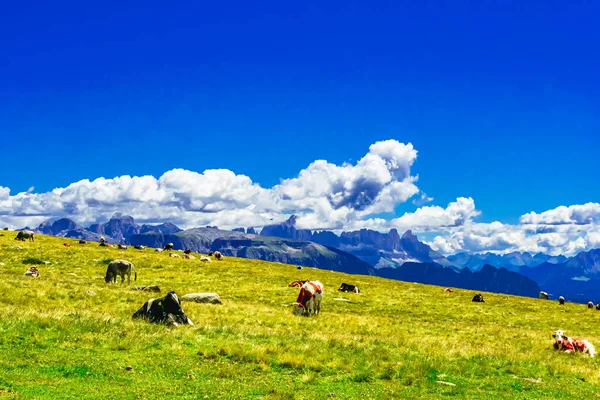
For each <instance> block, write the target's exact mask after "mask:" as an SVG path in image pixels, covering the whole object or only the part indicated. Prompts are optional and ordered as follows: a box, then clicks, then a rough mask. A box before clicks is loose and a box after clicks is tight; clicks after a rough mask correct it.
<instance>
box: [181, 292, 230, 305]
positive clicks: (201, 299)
mask: <svg viewBox="0 0 600 400" xmlns="http://www.w3.org/2000/svg"><path fill="white" fill-rule="evenodd" d="M180 300H181V301H193V302H196V303H210V304H221V297H219V295H218V294H216V293H188V294H185V295H183V296H181V297H180Z"/></svg>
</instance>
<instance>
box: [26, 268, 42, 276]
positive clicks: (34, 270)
mask: <svg viewBox="0 0 600 400" xmlns="http://www.w3.org/2000/svg"><path fill="white" fill-rule="evenodd" d="M25 276H31V277H32V278H39V277H40V271H38V269H37V267H29V268H28V269H27V271H25Z"/></svg>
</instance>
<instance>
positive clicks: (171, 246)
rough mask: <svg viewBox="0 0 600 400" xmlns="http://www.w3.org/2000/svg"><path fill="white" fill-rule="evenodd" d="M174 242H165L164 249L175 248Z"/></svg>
mask: <svg viewBox="0 0 600 400" xmlns="http://www.w3.org/2000/svg"><path fill="white" fill-rule="evenodd" d="M173 247H174V246H173V243H167V244H165V247H163V250H173Z"/></svg>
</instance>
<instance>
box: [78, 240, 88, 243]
mask: <svg viewBox="0 0 600 400" xmlns="http://www.w3.org/2000/svg"><path fill="white" fill-rule="evenodd" d="M86 243H87V242H86V241H85V240H83V239H81V240H79V244H86Z"/></svg>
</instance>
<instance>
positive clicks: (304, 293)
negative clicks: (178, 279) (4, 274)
mask: <svg viewBox="0 0 600 400" xmlns="http://www.w3.org/2000/svg"><path fill="white" fill-rule="evenodd" d="M15 240H22V241H25V240H30V241H32V242H33V241H34V232H32V231H27V230H25V231H20V232H19V233H18V234H17V237H16V238H15ZM79 243H80V244H86V241H85V240H80V241H79ZM65 246H70V244H68V243H65ZM100 246H105V247H113V245H111V244H108V243H106V240H105V239H104V238H103V237H102V238H101V239H100ZM134 247H135V248H136V249H139V250H144V249H146V247H145V246H134ZM173 247H174V246H173V243H168V244H167V245H165V246H164V247H163V248H162V249H156V251H159V252H160V251H164V250H167V251H171V250H173ZM118 248H119V249H122V250H126V249H127V246H124V245H118ZM169 255H170V256H177V257H179V255H178V254H175V253H170V254H169ZM208 255H209V256H213V257H215V258H216V259H217V260H222V259H223V255H222V254H221V253H220V252H218V251H216V252H210V253H209V254H208ZM185 256H187V258H191V257H193V256H192V255H191V250H185V251H184V257H185ZM201 260H203V261H207V260H208V261H210V258H207V257H204V256H202V257H201ZM299 268H301V267H299ZM132 272H133V274H134V280H137V271H136V270H135V267H134V265H133V264H132V263H131V262H129V261H127V260H113V261H111V262H110V263H109V264H108V267H107V269H106V276H105V278H104V279H105V281H106V283H109V282H115V283H116V281H117V276H121V283H123V282H124V281H125V275H127V283H128V284H131V273H132ZM25 275H28V276H32V277H39V271H38V270H37V268H36V267H31V268H29V269H28V270H27V272H26V273H25ZM288 286H289V287H299V288H300V293H298V297H297V299H296V301H295V302H294V303H292V304H291V305H292V307H293V313H294V314H296V315H306V316H309V315H311V314H313V315H318V314H320V312H321V302H322V300H323V294H324V289H323V284H321V282H319V281H309V280H303V281H302V280H298V281H292V282H290V283H289V285H288ZM338 291H340V292H349V293H355V294H359V293H360V290H359V289H358V287H356V286H355V285H350V284H347V283H342V284H341V285H340V287H339V288H338ZM444 291H445V292H453V290H452V289H450V288H446V289H444ZM539 297H540V298H541V299H546V300H548V299H549V296H548V293H546V292H540V296H539ZM472 301H473V302H478V303H483V302H485V300H484V299H483V295H481V294H480V293H478V294H476V295H475V296H474V297H473V300H472ZM558 302H559V304H560V305H564V304H565V298H564V297H563V296H560V297H559V298H558ZM587 306H588V308H594V303H592V302H591V301H590V302H589V303H588V304H587ZM596 309H597V310H600V303H599V304H597V305H596ZM133 318H142V319H146V320H149V321H150V322H155V323H165V324H170V325H175V326H176V325H179V324H188V325H193V322H192V321H191V320H190V319H189V318H188V317H187V316H186V315H185V313H184V312H183V310H182V308H181V302H180V299H179V297H178V296H177V294H176V293H175V292H169V293H167V295H166V296H165V297H162V298H160V299H150V300H148V301H147V302H146V303H144V305H143V306H142V307H141V308H140V309H139V310H138V311H136V312H135V313H134V314H133ZM552 338H554V340H555V341H554V344H553V347H554V349H556V350H561V351H565V352H567V353H569V352H577V351H579V352H582V353H584V354H588V355H589V356H590V357H594V355H595V352H596V349H595V347H594V345H593V344H591V343H590V342H589V341H587V340H585V339H579V338H573V337H568V336H566V335H565V332H564V331H562V330H557V331H555V332H554V333H553V334H552Z"/></svg>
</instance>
